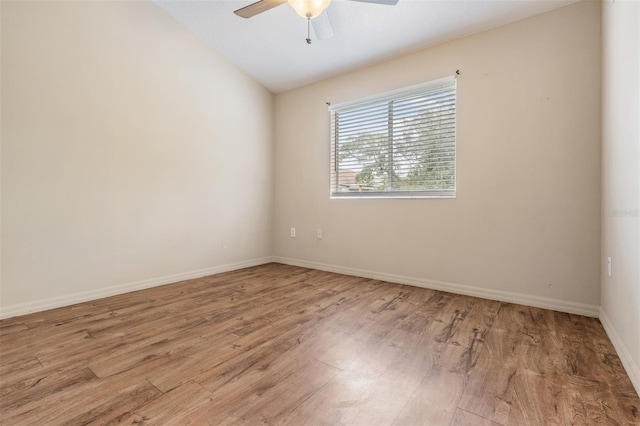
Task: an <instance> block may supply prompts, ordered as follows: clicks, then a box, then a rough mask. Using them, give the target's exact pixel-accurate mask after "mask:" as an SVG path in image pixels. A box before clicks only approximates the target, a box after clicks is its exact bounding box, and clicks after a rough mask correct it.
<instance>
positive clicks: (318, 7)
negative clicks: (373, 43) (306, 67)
mask: <svg viewBox="0 0 640 426" xmlns="http://www.w3.org/2000/svg"><path fill="white" fill-rule="evenodd" d="M352 1H359V2H363V3H377V4H386V5H391V6H393V5H395V4H397V3H398V0H352ZM284 3H289V5H290V6H291V7H292V8H293V9H294V10H295V11H296V13H297V14H298V15H300V16H302V17H303V18H305V19H306V20H307V44H311V30H310V25H311V22H313V30H314V32H315V33H316V37H318V38H319V39H320V40H324V39H327V38H329V37H331V36H333V28H332V27H331V21H329V17H328V16H327V14H326V13H322V12H324V10H325V9H326V8H327V7H329V4H331V0H260V1H257V2H255V3H252V4H250V5H248V6H245V7H243V8H241V9H238V10H236V11H234V12H233V13H235V14H236V15H238V16H241V17H243V18H251V17H252V16H256V15H258V14H260V13H262V12H266V11H267V10H269V9H272V8H274V7H276V6H280V5H281V4H284ZM317 18H319V19H317ZM312 20H313V21H312Z"/></svg>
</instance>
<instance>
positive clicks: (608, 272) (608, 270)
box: [607, 257, 611, 276]
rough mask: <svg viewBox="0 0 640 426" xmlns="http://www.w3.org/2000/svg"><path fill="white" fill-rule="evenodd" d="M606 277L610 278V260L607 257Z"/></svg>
mask: <svg viewBox="0 0 640 426" xmlns="http://www.w3.org/2000/svg"><path fill="white" fill-rule="evenodd" d="M607 275H609V276H611V258H610V257H607Z"/></svg>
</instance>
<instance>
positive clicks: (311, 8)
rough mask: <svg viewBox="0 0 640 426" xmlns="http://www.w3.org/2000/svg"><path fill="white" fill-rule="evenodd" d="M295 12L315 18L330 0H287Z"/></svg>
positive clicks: (305, 16) (304, 16)
mask: <svg viewBox="0 0 640 426" xmlns="http://www.w3.org/2000/svg"><path fill="white" fill-rule="evenodd" d="M288 1H289V4H290V5H291V7H292V8H293V10H295V11H296V13H297V14H298V15H300V16H302V17H303V18H305V19H306V18H315V17H316V16H318V15H320V14H321V13H322V12H323V11H324V10H325V9H326V8H327V7H328V6H329V3H331V0H288Z"/></svg>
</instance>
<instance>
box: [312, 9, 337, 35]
mask: <svg viewBox="0 0 640 426" xmlns="http://www.w3.org/2000/svg"><path fill="white" fill-rule="evenodd" d="M311 25H313V32H314V33H315V34H316V38H317V39H318V40H326V39H328V38H331V37H333V26H332V25H331V19H329V13H328V12H327V11H326V10H325V11H324V12H323V13H321V14H320V15H318V16H316V17H315V18H313V19H312V20H311Z"/></svg>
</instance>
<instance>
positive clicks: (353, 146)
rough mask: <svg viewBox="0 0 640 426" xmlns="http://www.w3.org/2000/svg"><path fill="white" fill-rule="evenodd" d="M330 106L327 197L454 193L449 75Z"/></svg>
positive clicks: (451, 82)
mask: <svg viewBox="0 0 640 426" xmlns="http://www.w3.org/2000/svg"><path fill="white" fill-rule="evenodd" d="M329 110H330V115H331V196H332V197H441V198H445V197H455V190H456V80H455V78H454V77H449V78H446V79H441V80H437V81H433V82H429V83H425V84H422V85H419V86H413V87H410V88H407V89H403V90H400V91H395V92H392V93H387V94H383V95H379V96H375V97H372V98H367V99H363V100H359V101H354V102H349V103H345V104H341V105H336V106H331V107H330V109H329Z"/></svg>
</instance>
